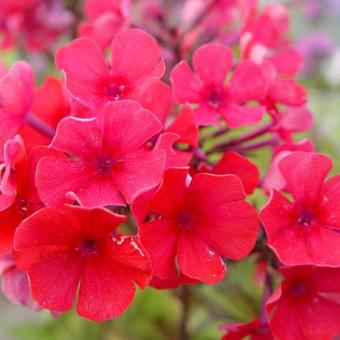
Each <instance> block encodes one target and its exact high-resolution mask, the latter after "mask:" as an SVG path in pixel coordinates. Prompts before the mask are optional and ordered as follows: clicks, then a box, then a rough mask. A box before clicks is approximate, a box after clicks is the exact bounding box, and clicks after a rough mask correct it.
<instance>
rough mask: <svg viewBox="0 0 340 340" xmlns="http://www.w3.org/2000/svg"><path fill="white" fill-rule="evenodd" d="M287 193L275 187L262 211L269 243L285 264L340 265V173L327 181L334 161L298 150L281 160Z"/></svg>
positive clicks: (320, 155) (280, 168)
mask: <svg viewBox="0 0 340 340" xmlns="http://www.w3.org/2000/svg"><path fill="white" fill-rule="evenodd" d="M278 166H279V170H280V172H281V175H282V177H283V179H284V181H285V183H286V192H288V193H289V194H291V195H292V197H293V202H291V201H290V200H288V199H287V198H286V197H285V196H283V195H282V194H280V193H279V192H277V191H273V193H272V195H271V197H270V200H269V202H268V203H267V205H266V206H265V207H264V208H263V209H262V211H261V219H262V223H263V225H264V228H265V231H266V234H267V239H268V245H269V246H270V247H271V248H272V249H273V251H274V252H275V253H276V254H277V256H278V257H279V259H280V260H281V261H282V262H283V263H284V264H287V265H299V264H315V265H332V266H339V265H340V247H339V245H340V232H339V230H340V211H339V203H338V202H339V199H340V191H339V188H340V177H339V176H334V177H332V178H330V179H328V180H327V181H325V177H326V175H327V174H328V172H329V171H330V170H331V168H332V162H331V160H330V159H329V158H328V157H326V156H324V155H322V154H317V153H307V152H294V153H292V154H290V155H288V156H286V157H284V158H283V159H282V160H281V161H280V163H279V165H278Z"/></svg>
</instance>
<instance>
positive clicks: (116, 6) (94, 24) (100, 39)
mask: <svg viewBox="0 0 340 340" xmlns="http://www.w3.org/2000/svg"><path fill="white" fill-rule="evenodd" d="M84 12H85V15H86V17H87V20H86V21H85V22H83V23H81V24H80V25H79V26H78V34H79V36H81V37H83V36H87V37H90V38H92V39H94V40H96V41H97V43H98V44H99V45H100V46H101V48H102V49H105V48H107V47H109V46H110V43H111V41H112V38H113V37H114V36H115V34H117V33H118V32H119V31H120V30H122V29H123V28H125V27H126V26H127V24H128V19H129V12H130V1H129V0H104V1H100V2H99V3H98V1H96V0H87V1H86V2H85V4H84Z"/></svg>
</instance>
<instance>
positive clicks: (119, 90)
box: [56, 29, 164, 108]
mask: <svg viewBox="0 0 340 340" xmlns="http://www.w3.org/2000/svg"><path fill="white" fill-rule="evenodd" d="M56 64H57V67H58V68H59V69H60V70H62V71H63V72H64V74H65V78H66V88H67V89H68V90H69V92H70V93H71V95H72V96H73V97H74V98H75V99H77V100H79V101H80V102H81V103H82V104H84V105H85V106H88V107H90V108H94V107H98V106H103V105H104V104H105V103H107V102H111V101H116V100H119V99H136V98H137V96H138V93H139V92H140V91H141V89H142V87H143V85H144V84H145V83H146V82H147V81H149V80H152V79H159V78H161V77H162V76H163V73H164V62H163V59H162V58H161V51H160V48H159V47H158V45H157V42H156V41H155V39H154V38H153V37H152V36H151V35H149V34H148V33H146V32H144V31H142V30H139V29H130V30H126V31H122V32H120V33H118V34H117V35H116V36H115V37H114V39H113V41H112V56H111V63H110V65H107V63H106V60H105V58H104V55H103V53H102V51H101V49H100V47H99V46H98V44H97V43H96V42H95V41H94V40H92V39H89V38H78V39H76V40H74V41H72V42H71V43H70V44H69V45H67V46H64V47H62V48H60V49H59V51H58V52H57V54H56Z"/></svg>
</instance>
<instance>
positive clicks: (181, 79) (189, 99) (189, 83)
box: [170, 61, 203, 103]
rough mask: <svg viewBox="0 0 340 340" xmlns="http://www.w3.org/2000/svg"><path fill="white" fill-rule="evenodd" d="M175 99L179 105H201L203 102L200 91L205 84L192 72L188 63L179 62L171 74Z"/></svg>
mask: <svg viewBox="0 0 340 340" xmlns="http://www.w3.org/2000/svg"><path fill="white" fill-rule="evenodd" d="M170 79H171V83H172V90H173V94H174V98H175V100H176V101H177V102H179V103H199V102H201V101H202V96H201V94H200V91H201V90H202V88H203V83H202V82H201V81H200V80H199V79H198V77H197V76H196V75H195V74H194V73H193V72H192V70H191V68H190V66H189V64H188V63H187V62H186V61H181V62H179V63H178V64H177V65H176V66H175V67H174V68H173V69H172V72H171V76H170Z"/></svg>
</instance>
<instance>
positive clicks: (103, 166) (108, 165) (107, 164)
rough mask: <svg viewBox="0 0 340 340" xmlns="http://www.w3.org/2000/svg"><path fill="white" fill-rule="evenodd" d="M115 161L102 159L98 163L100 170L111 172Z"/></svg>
mask: <svg viewBox="0 0 340 340" xmlns="http://www.w3.org/2000/svg"><path fill="white" fill-rule="evenodd" d="M112 166H113V161H112V160H111V159H102V160H100V161H99V162H98V167H99V170H100V171H102V172H110V171H111V170H112Z"/></svg>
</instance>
